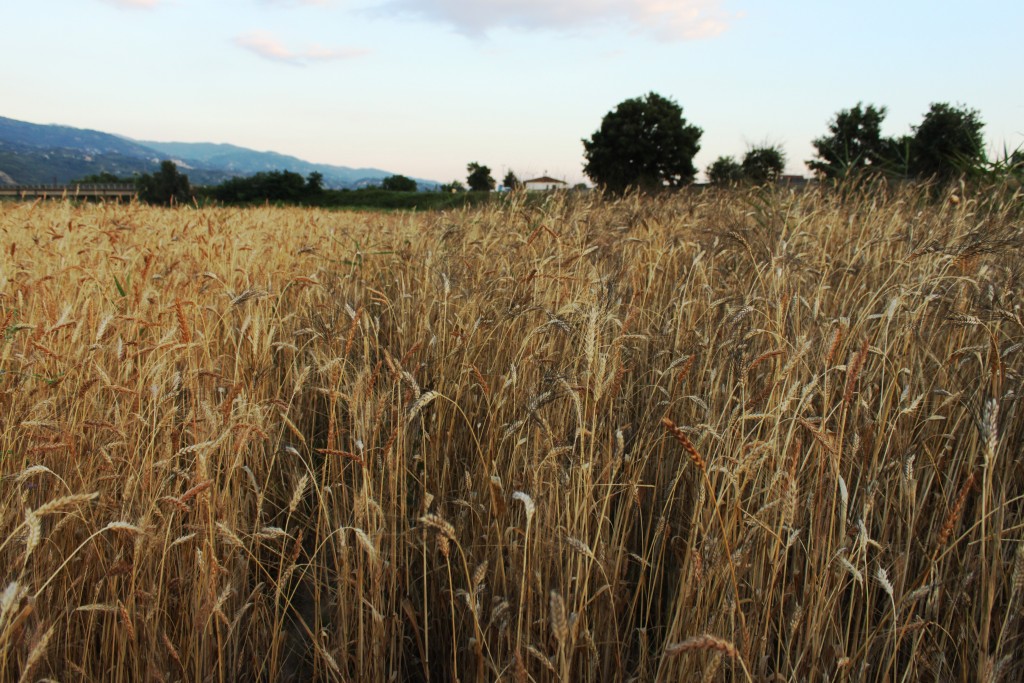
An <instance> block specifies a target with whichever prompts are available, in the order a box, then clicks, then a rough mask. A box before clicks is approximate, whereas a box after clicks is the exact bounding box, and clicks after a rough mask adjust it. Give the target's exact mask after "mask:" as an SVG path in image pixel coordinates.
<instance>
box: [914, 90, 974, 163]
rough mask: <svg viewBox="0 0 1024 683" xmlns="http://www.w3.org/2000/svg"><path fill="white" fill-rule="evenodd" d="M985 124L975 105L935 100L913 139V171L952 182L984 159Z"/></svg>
mask: <svg viewBox="0 0 1024 683" xmlns="http://www.w3.org/2000/svg"><path fill="white" fill-rule="evenodd" d="M984 126H985V124H984V123H983V122H982V120H981V118H980V114H979V113H978V112H977V111H976V110H974V109H968V108H966V107H953V106H951V105H949V104H947V103H945V102H939V103H933V104H932V105H931V108H930V109H929V110H928V113H927V114H925V115H924V120H923V121H921V125H919V126H914V136H913V138H912V139H911V141H910V159H909V166H910V168H909V170H910V174H911V175H914V176H917V177H918V178H925V179H932V180H937V181H939V182H949V181H951V180H953V179H955V178H957V177H958V176H960V175H962V174H964V173H965V172H968V171H971V170H974V169H975V168H977V167H978V166H979V164H980V163H981V162H983V161H984V158H985V153H984V140H983V138H982V136H981V129H982V128H983V127H984Z"/></svg>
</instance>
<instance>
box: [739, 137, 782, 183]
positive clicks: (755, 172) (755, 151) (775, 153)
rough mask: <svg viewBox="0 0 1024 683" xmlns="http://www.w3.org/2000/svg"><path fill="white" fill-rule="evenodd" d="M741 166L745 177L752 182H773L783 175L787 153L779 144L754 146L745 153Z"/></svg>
mask: <svg viewBox="0 0 1024 683" xmlns="http://www.w3.org/2000/svg"><path fill="white" fill-rule="evenodd" d="M740 167H741V168H742V169H743V177H744V179H746V180H749V181H750V182H752V183H756V184H758V185H763V184H765V183H773V182H775V181H776V180H778V179H779V178H780V177H782V172H783V170H785V168H786V155H785V153H784V152H783V151H782V148H781V147H779V146H777V145H770V146H769V145H762V146H760V147H752V148H750V149H748V150H747V153H746V154H744V155H743V162H742V163H741V164H740Z"/></svg>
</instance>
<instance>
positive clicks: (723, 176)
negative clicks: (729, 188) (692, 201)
mask: <svg viewBox="0 0 1024 683" xmlns="http://www.w3.org/2000/svg"><path fill="white" fill-rule="evenodd" d="M704 173H706V174H707V176H708V182H709V183H711V184H712V185H736V184H737V183H740V182H742V181H743V167H742V166H741V165H740V162H738V161H736V159H735V157H728V156H721V157H718V158H717V159H715V160H714V161H713V162H711V163H710V164H708V167H707V169H706V170H705V171H704Z"/></svg>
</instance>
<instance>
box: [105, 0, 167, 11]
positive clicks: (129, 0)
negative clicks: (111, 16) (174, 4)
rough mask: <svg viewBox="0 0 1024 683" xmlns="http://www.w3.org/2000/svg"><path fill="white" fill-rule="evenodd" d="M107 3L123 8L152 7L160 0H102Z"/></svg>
mask: <svg viewBox="0 0 1024 683" xmlns="http://www.w3.org/2000/svg"><path fill="white" fill-rule="evenodd" d="M103 2H105V3H107V4H108V5H113V6H114V7H122V8H124V9H153V8H155V7H156V6H157V5H159V4H160V2H161V0H103Z"/></svg>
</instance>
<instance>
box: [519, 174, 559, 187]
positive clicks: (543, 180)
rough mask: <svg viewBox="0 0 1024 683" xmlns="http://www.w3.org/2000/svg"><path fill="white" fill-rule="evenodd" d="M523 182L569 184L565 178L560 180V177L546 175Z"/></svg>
mask: <svg viewBox="0 0 1024 683" xmlns="http://www.w3.org/2000/svg"><path fill="white" fill-rule="evenodd" d="M523 183H558V184H559V185H568V184H569V183H567V182H565V181H564V180H559V179H558V178H549V177H548V176H546V175H545V176H541V177H540V178H530V179H529V180H524V181H523Z"/></svg>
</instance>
